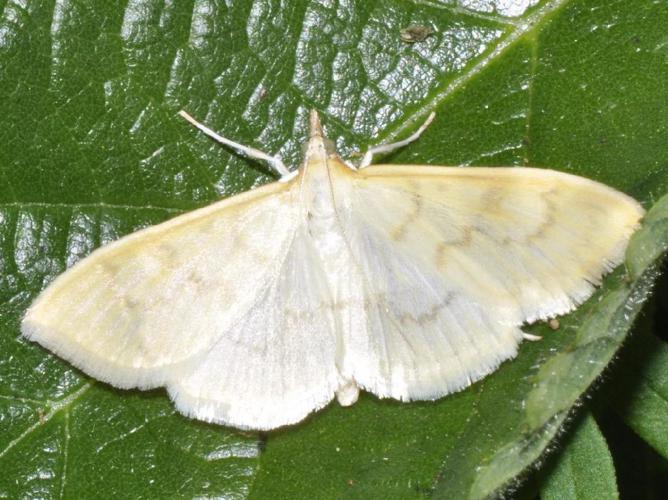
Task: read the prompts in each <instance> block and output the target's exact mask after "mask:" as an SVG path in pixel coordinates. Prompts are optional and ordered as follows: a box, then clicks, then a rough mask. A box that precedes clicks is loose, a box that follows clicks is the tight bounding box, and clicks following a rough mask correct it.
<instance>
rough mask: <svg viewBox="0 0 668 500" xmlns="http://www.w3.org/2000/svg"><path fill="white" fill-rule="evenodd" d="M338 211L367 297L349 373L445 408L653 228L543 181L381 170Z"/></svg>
mask: <svg viewBox="0 0 668 500" xmlns="http://www.w3.org/2000/svg"><path fill="white" fill-rule="evenodd" d="M352 178H353V179H354V180H353V182H350V183H340V186H339V200H338V203H339V205H340V206H341V207H342V209H341V219H342V221H343V225H344V227H345V231H346V233H347V237H348V239H349V242H350V245H351V250H352V252H351V253H352V254H353V255H354V256H355V259H356V262H357V266H356V267H357V269H358V272H359V274H360V276H361V277H360V279H361V280H362V286H363V287H365V290H366V291H365V294H364V295H365V297H366V302H365V304H364V311H361V312H360V314H359V315H357V316H358V317H359V318H360V319H359V324H358V325H357V328H358V330H360V331H365V332H366V334H365V335H364V336H363V337H357V338H349V339H345V341H346V342H347V345H349V346H350V349H349V352H348V353H347V356H348V357H347V363H348V364H347V367H346V370H347V371H348V372H350V373H353V374H354V377H355V379H356V380H357V382H358V383H359V384H360V385H362V386H364V387H365V388H368V389H369V390H371V391H372V392H374V393H376V394H378V395H380V396H392V397H395V398H398V399H433V398H436V397H440V396H442V395H445V394H448V393H450V392H453V391H454V390H457V389H460V388H462V387H464V386H466V385H468V384H470V383H471V382H472V381H474V380H476V379H479V378H480V377H482V376H484V375H485V374H487V373H489V372H491V371H493V370H494V369H495V368H496V366H497V365H498V364H499V363H500V362H501V361H503V360H505V359H507V358H510V357H512V356H514V355H515V353H516V351H517V345H518V343H519V342H520V340H521V339H522V332H521V330H520V328H519V327H520V325H521V324H522V323H523V322H525V321H529V322H531V321H535V320H537V319H540V318H549V317H552V316H555V315H559V314H563V313H565V312H568V311H570V310H571V309H573V308H574V307H575V306H576V305H577V304H579V303H581V302H583V301H584V300H585V299H586V298H587V297H589V296H590V295H591V293H592V292H593V290H594V286H595V285H597V284H599V283H600V281H601V277H602V275H603V274H604V273H605V272H606V271H609V270H611V269H612V268H613V267H614V266H616V265H617V264H619V263H620V262H621V260H622V258H623V252H624V249H625V247H626V244H627V241H628V239H629V237H630V235H631V234H632V232H633V231H634V230H635V228H636V227H637V225H638V222H639V220H640V218H641V217H642V215H643V210H642V208H641V207H640V205H639V204H638V203H637V202H635V201H634V200H633V199H631V198H630V197H628V196H626V195H624V194H622V193H619V192H617V191H615V190H613V189H611V188H609V187H607V186H604V185H602V184H599V183H596V182H593V181H590V180H587V179H583V178H580V177H576V176H572V175H568V174H563V173H558V172H554V171H549V170H541V169H530V168H449V167H419V166H395V165H385V166H372V167H368V168H366V169H363V170H361V171H360V172H359V173H358V174H357V175H354V176H352Z"/></svg>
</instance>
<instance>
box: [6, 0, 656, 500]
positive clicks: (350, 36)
mask: <svg viewBox="0 0 668 500" xmlns="http://www.w3.org/2000/svg"><path fill="white" fill-rule="evenodd" d="M511 3H512V7H509V5H510V4H511ZM511 3H508V2H494V1H493V0H489V1H484V2H459V3H458V4H457V5H455V4H454V3H452V2H447V1H444V2H441V1H438V0H434V1H429V2H416V3H406V2H401V1H390V0H381V1H379V2H358V3H350V2H338V3H329V2H320V1H307V0H296V1H294V2H273V1H271V0H257V1H255V2H251V1H250V0H248V1H240V2H226V3H221V2H214V1H212V0H197V1H184V2H167V3H165V2H160V1H158V0H130V1H129V2H108V1H102V0H93V1H92V2H86V3H82V2H55V3H53V2H41V1H39V0H25V1H22V2H18V1H15V0H5V1H3V2H1V3H0V13H1V14H0V15H1V17H0V67H2V72H0V105H2V110H3V113H2V116H0V123H1V124H2V126H0V425H1V426H2V431H3V432H1V433H0V468H1V469H2V470H3V472H5V471H7V473H6V474H3V475H1V476H0V496H3V495H4V496H10V497H22V496H46V497H58V496H72V497H75V496H76V497H79V496H82V497H90V496H96V495H99V492H100V491H104V495H105V496H110V495H116V496H147V497H156V496H174V495H177V496H186V497H189V496H198V495H201V496H237V497H239V496H248V495H249V494H250V496H255V497H260V498H264V497H269V496H272V495H273V496H275V497H291V496H303V495H305V494H308V495H309V496H322V497H325V496H334V495H343V494H345V495H358V496H364V497H380V496H388V495H389V496H395V497H396V496H402V497H405V496H422V495H428V494H431V493H432V492H433V491H434V487H435V488H436V493H437V494H441V495H442V494H446V493H453V495H454V496H456V497H467V496H469V497H476V496H482V495H486V494H488V493H491V492H493V491H496V490H497V489H498V488H499V487H500V486H501V485H503V484H504V483H506V482H507V481H508V480H510V479H511V478H513V477H514V476H515V475H516V474H517V473H519V472H520V471H521V470H522V469H524V468H525V467H526V466H527V465H528V464H530V463H531V462H532V461H533V460H534V459H535V458H536V457H537V456H538V455H540V453H541V452H542V451H543V449H544V447H545V445H546V444H547V442H548V441H549V440H550V439H551V438H552V436H553V435H554V434H555V432H556V430H557V429H558V428H559V426H560V424H561V422H562V420H563V417H564V415H566V413H567V412H568V411H569V410H570V408H571V406H572V404H573V402H574V401H576V400H577V398H578V397H579V396H580V395H581V394H582V392H583V391H584V390H585V389H586V388H587V386H588V385H589V383H590V382H591V381H592V380H593V379H594V378H595V377H596V376H597V375H598V373H599V372H600V370H601V369H603V367H604V366H605V364H606V363H607V362H608V360H609V359H610V357H611V356H612V355H613V354H614V352H615V350H616V349H617V347H618V346H619V343H620V342H621V340H622V339H623V337H624V335H625V333H626V331H627V329H628V327H629V325H630V323H631V321H632V319H633V316H634V314H635V312H636V311H637V308H638V307H639V304H640V303H641V301H642V299H643V298H644V296H645V295H646V293H647V289H648V286H649V284H650V282H651V274H650V275H647V273H645V268H646V265H647V264H648V263H651V262H653V261H654V260H655V259H656V257H657V254H656V253H654V254H652V256H651V257H650V258H649V259H644V258H640V257H638V255H639V254H638V253H636V254H635V255H636V256H634V254H633V253H630V254H629V255H630V262H629V265H630V266H631V269H633V277H634V278H636V279H635V281H632V282H627V281H625V280H624V278H623V272H622V271H619V272H618V273H616V274H615V275H613V276H612V277H611V278H610V279H608V280H606V284H605V286H604V287H603V289H602V290H601V292H600V293H598V294H597V296H596V297H595V298H594V299H593V300H591V301H590V302H589V303H588V304H587V305H586V306H584V307H583V308H581V309H579V310H578V311H577V313H575V314H574V315H572V316H569V317H568V318H567V319H564V320H563V321H562V327H561V328H560V330H559V331H557V332H551V331H549V330H547V329H546V328H544V327H541V326H538V327H535V328H534V329H533V330H532V331H533V332H534V333H541V334H544V335H545V339H544V341H542V342H540V343H534V344H527V345H524V346H522V349H521V352H520V356H519V357H518V359H517V360H515V361H513V362H509V363H505V364H504V365H503V366H502V368H501V369H500V370H499V372H497V373H495V374H494V375H492V376H490V377H489V378H487V379H485V380H484V381H482V382H481V383H479V384H476V385H474V386H473V387H471V388H470V389H468V390H466V391H463V392H461V393H459V394H456V395H454V396H452V397H449V398H446V399H444V400H441V401H437V402H434V403H416V404H401V403H398V402H393V401H378V400H376V399H374V398H372V397H370V396H365V397H363V398H362V401H361V402H360V403H359V404H358V405H356V406H355V407H353V408H350V409H342V408H338V407H336V406H332V407H331V408H328V409H326V410H324V411H322V412H320V413H319V414H317V415H315V416H314V417H313V418H311V419H309V420H308V421H307V422H305V423H303V424H301V425H298V426H295V427H292V428H288V429H284V430H281V431H278V432H275V433H270V434H269V435H268V436H267V438H266V452H264V453H260V452H259V450H260V448H261V447H260V446H258V443H257V436H248V435H244V434H241V433H238V432H235V431H232V430H230V429H225V428H221V427H214V426H207V425H202V424H199V423H197V422H193V421H189V420H187V419H185V418H182V417H180V416H178V415H175V414H174V410H173V409H172V407H171V405H170V403H169V402H168V401H167V398H166V396H165V395H164V393H163V392H162V391H155V392H151V393H141V392H136V391H115V390H112V389H110V388H108V387H106V386H103V385H101V384H97V383H95V382H92V381H90V380H89V379H87V378H86V377H84V376H82V375H81V374H80V373H79V372H77V371H76V370H73V369H72V368H71V367H70V366H69V365H67V364H66V363H63V362H61V361H60V360H58V359H57V358H55V357H53V356H51V355H50V354H48V353H46V352H45V351H43V350H41V349H39V348H38V347H36V346H33V345H28V344H27V343H25V342H24V341H22V340H21V339H20V338H19V336H18V322H19V319H20V316H21V314H22V312H23V311H24V310H25V308H26V307H27V305H28V304H29V303H30V300H31V298H32V297H33V296H34V295H35V294H36V293H38V291H39V290H40V289H42V288H43V287H44V286H45V284H46V283H48V282H49V281H50V280H52V279H53V278H54V277H55V276H56V275H57V274H58V273H60V272H62V270H63V269H65V267H66V266H69V265H71V264H73V263H74V262H76V261H77V260H78V259H80V258H81V257H83V256H84V255H86V254H88V253H89V252H90V251H91V250H92V249H93V248H95V247H97V246H99V245H100V244H103V243H105V242H108V241H110V240H113V239H115V238H117V237H119V236H121V235H123V234H127V233H129V232H131V231H133V230H135V229H137V228H139V227H143V226H145V225H148V224H153V223H157V222H159V221H161V220H164V219H166V218H169V217H170V216H173V215H175V214H177V213H180V212H181V211H183V210H187V209H190V208H193V207H196V206H201V205H204V204H206V203H208V202H210V201H212V200H214V199H216V198H218V197H220V196H226V195H230V194H234V193H237V192H240V191H244V190H246V189H249V188H250V187H252V186H253V185H256V184H259V183H263V182H266V181H267V180H268V179H269V178H270V176H269V175H268V171H267V169H266V168H265V167H264V166H262V165H258V164H255V163H249V162H246V161H245V160H243V159H240V158H239V157H237V156H234V155H231V154H230V153H229V152H228V151H226V150H225V149H224V148H221V147H219V146H218V145H215V144H212V143H211V142H210V141H209V140H207V139H206V138H204V137H202V136H201V135H197V134H196V133H195V132H194V131H193V130H191V129H190V128H188V127H187V126H186V125H185V124H183V123H181V122H180V121H179V120H178V118H177V117H176V116H175V113H176V111H178V109H180V108H182V107H184V108H187V109H188V110H189V111H191V112H192V113H193V114H195V115H196V116H197V117H198V118H200V119H202V120H204V121H206V123H207V124H209V125H211V126H212V127H214V128H217V129H218V130H220V131H221V132H223V133H224V134H225V135H227V136H229V137H232V138H234V139H236V140H239V141H242V142H245V143H249V144H252V145H255V146H261V147H262V148H263V149H264V150H266V151H269V152H280V153H281V154H282V156H283V157H284V159H286V162H288V163H292V164H296V162H297V161H298V158H299V156H300V153H299V146H298V144H299V143H300V142H301V141H302V140H303V137H304V132H305V120H306V113H307V110H308V108H310V107H317V108H318V109H321V110H323V111H324V115H325V116H324V117H323V120H324V122H325V125H326V128H327V130H328V131H329V133H330V135H331V136H332V137H334V138H338V145H339V147H340V149H341V151H342V152H343V153H344V154H348V153H350V152H352V151H355V150H357V149H359V145H360V144H366V143H372V142H373V143H377V142H379V141H381V140H383V139H387V138H391V137H394V136H397V135H401V134H403V133H405V132H407V130H408V129H410V128H411V127H413V126H414V123H415V122H417V121H419V120H420V119H421V117H422V116H425V115H426V114H427V113H428V112H430V111H432V110H436V111H437V112H438V119H437V121H436V123H434V124H433V125H432V127H431V128H430V129H429V130H428V132H427V134H426V135H425V136H424V137H423V139H422V140H421V141H420V142H419V143H416V144H414V145H412V146H411V147H410V148H407V149H406V150H404V151H402V152H401V153H399V154H398V155H396V156H394V157H391V158H388V160H390V161H397V162H428V163H437V164H438V163H440V164H443V163H453V164H459V163H463V164H531V165H538V166H541V165H542V166H550V167H553V168H557V169H560V170H565V171H569V172H574V173H579V174H581V175H585V176H587V177H591V178H594V179H597V180H600V181H603V182H606V183H607V184H610V185H612V186H613V187H616V188H618V189H622V190H624V191H626V192H629V193H631V194H633V195H635V196H637V197H639V198H640V199H642V200H644V201H648V200H652V199H654V198H658V197H659V196H660V195H661V194H663V193H664V192H665V191H666V190H667V189H668V164H667V163H666V157H665V138H666V137H667V136H668V89H666V86H665V81H666V79H667V78H668V65H666V64H665V61H666V57H667V54H668V52H667V50H666V43H665V26H666V25H668V12H667V11H666V9H665V8H664V7H663V6H662V5H661V4H660V3H650V2H644V1H642V0H629V1H623V2H622V1H614V2H607V1H605V2H604V1H603V0H601V1H600V2H591V1H584V0H582V1H572V2H567V1H566V0H555V1H543V2H539V1H534V0H526V1H518V2H511ZM513 16H516V17H513ZM411 24H415V25H424V26H429V27H431V28H433V29H434V31H435V32H434V34H433V35H432V36H430V37H429V38H427V39H425V40H424V41H422V42H419V43H415V44H410V45H408V44H406V43H404V42H403V41H402V40H401V29H403V28H405V27H406V26H408V25H411ZM643 238H647V239H646V242H649V243H652V242H656V241H658V239H657V238H658V237H657V236H656V235H654V234H651V235H647V233H644V236H643ZM643 245H645V244H643ZM657 248H658V247H657ZM642 253H643V252H642V251H641V252H640V254H642ZM221 258H224V256H221ZM102 485H104V489H102Z"/></svg>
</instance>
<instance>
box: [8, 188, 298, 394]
mask: <svg viewBox="0 0 668 500" xmlns="http://www.w3.org/2000/svg"><path fill="white" fill-rule="evenodd" d="M294 191H295V190H294V189H292V188H291V186H290V185H287V184H280V183H274V184H270V185H268V186H265V187H262V188H259V189H256V190H253V191H251V192H249V193H246V194H243V195H240V196H235V197H233V198H229V199H226V200H222V201H220V202H217V203H214V204H212V205H210V206H208V207H205V208H202V209H199V210H195V211H193V212H190V213H187V214H184V215H182V216H179V217H176V218H174V219H172V220H169V221H167V222H165V223H162V224H159V225H157V226H153V227H149V228H147V229H144V230H141V231H138V232H136V233H133V234H131V235H129V236H126V237H124V238H122V239H120V240H118V241H115V242H113V243H111V244H109V245H106V246H104V247H102V248H100V249H98V250H96V251H94V252H93V253H92V254H91V255H90V256H88V257H87V258H85V259H83V260H82V261H80V262H78V263H77V264H76V265H74V266H73V267H72V268H71V269H69V270H67V271H66V272H65V273H63V274H62V275H60V276H59V277H58V278H57V279H56V280H55V281H54V282H53V283H51V284H50V285H49V286H48V287H47V289H46V290H44V291H43V292H42V294H41V295H40V296H39V297H38V298H37V299H36V300H35V302H34V303H33V305H32V306H31V307H30V308H29V309H28V311H27V312H26V315H25V317H24V319H23V322H22V325H21V330H22V332H23V335H24V336H25V337H26V338H28V339H30V340H33V341H36V342H38V343H40V344H42V345H43V346H45V347H47V348H49V349H50V350H52V351H53V352H55V353H57V354H58V355H60V356H61V357H63V358H65V359H67V360H68V361H70V362H72V364H74V365H75V366H77V367H79V368H81V369H82V370H83V371H85V372H86V373H88V374H90V375H92V376H94V377H96V378H98V379H101V380H103V381H106V382H109V383H111V384H113V385H115V386H118V387H141V388H148V387H154V386H160V385H164V384H165V383H166V382H167V381H168V378H169V374H170V373H171V372H172V370H173V367H174V366H178V365H179V364H181V363H185V362H187V360H188V359H189V358H191V357H192V356H195V355H197V354H199V353H201V352H204V351H206V350H207V349H210V348H211V346H212V345H214V344H215V342H216V341H217V340H218V339H219V337H220V336H221V335H223V334H224V333H225V332H227V331H228V330H230V329H231V328H233V327H234V325H235V323H236V322H238V321H240V318H243V316H244V315H245V314H246V313H247V311H248V310H250V309H251V308H253V307H254V305H255V301H256V294H257V290H259V289H262V288H263V287H266V286H268V283H270V282H271V280H273V279H275V273H276V272H277V270H278V269H279V268H280V266H281V265H282V259H283V258H284V256H285V255H286V253H287V252H288V250H289V247H290V245H291V242H292V239H293V237H294V234H295V232H296V228H297V217H296V214H297V211H296V210H297V209H296V207H297V203H296V201H295V199H294V196H295V193H294Z"/></svg>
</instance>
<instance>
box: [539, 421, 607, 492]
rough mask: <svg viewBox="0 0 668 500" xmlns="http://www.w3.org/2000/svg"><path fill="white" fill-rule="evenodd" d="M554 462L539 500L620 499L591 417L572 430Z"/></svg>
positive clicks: (605, 451)
mask: <svg viewBox="0 0 668 500" xmlns="http://www.w3.org/2000/svg"><path fill="white" fill-rule="evenodd" d="M555 462H556V463H555V464H552V467H551V470H550V471H549V473H548V475H547V480H546V481H545V483H544V485H543V487H542V488H541V491H540V498H541V500H569V499H580V500H584V499H590V498H592V499H593V498H596V499H599V500H603V499H606V498H610V499H615V498H619V492H618V491H617V484H616V481H615V468H614V466H613V463H612V456H611V455H610V451H609V450H608V445H607V444H606V442H605V438H604V437H603V435H602V434H601V431H600V430H599V428H598V425H596V420H594V417H593V416H592V415H591V414H590V413H587V414H585V415H583V417H582V418H580V419H579V421H578V422H577V424H576V426H575V428H574V429H572V430H571V432H570V433H569V436H568V438H567V439H566V442H565V444H564V448H563V451H562V452H561V453H560V454H559V455H557V457H556V460H555Z"/></svg>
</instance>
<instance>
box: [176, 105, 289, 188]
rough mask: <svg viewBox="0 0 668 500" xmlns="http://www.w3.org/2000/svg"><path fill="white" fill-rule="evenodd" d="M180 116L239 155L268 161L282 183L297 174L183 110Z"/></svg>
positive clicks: (276, 158)
mask: <svg viewBox="0 0 668 500" xmlns="http://www.w3.org/2000/svg"><path fill="white" fill-rule="evenodd" d="M179 115H180V116H181V117H182V118H185V119H186V120H187V121H188V122H190V123H191V124H193V125H194V126H195V127H197V128H198V129H200V130H201V131H202V132H204V133H205V134H206V135H208V136H209V137H211V138H212V139H215V140H216V141H218V142H220V143H221V144H224V145H225V146H228V147H230V148H232V149H234V150H235V151H236V152H237V153H240V154H242V155H244V156H247V157H248V158H252V159H253V160H261V161H266V162H267V163H268V164H269V166H270V167H271V168H273V169H274V171H275V172H276V173H277V174H278V175H280V176H281V178H280V181H281V182H287V181H289V180H290V179H292V178H293V177H294V176H295V175H296V174H297V172H296V171H295V172H290V171H289V170H288V167H286V166H285V163H283V161H282V160H281V159H280V158H279V157H278V156H271V155H268V154H267V153H263V152H262V151H260V150H259V149H255V148H251V147H250V146H244V145H243V144H239V143H238V142H234V141H232V140H230V139H227V138H225V137H223V136H222V135H219V134H217V133H216V132H214V131H213V130H211V129H210V128H209V127H207V126H206V125H203V124H201V123H200V122H198V121H197V120H195V119H194V118H193V117H192V116H190V115H189V114H188V113H186V112H185V111H183V110H181V111H179Z"/></svg>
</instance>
